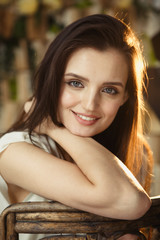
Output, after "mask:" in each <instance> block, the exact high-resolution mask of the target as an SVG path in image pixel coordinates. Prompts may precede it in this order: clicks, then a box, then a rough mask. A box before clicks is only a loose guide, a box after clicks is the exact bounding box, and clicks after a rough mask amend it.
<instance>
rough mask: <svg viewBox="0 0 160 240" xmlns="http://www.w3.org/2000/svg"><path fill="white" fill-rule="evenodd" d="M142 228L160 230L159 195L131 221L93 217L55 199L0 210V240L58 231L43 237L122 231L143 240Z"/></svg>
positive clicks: (91, 235) (92, 235)
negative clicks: (138, 216)
mask: <svg viewBox="0 0 160 240" xmlns="http://www.w3.org/2000/svg"><path fill="white" fill-rule="evenodd" d="M146 227H147V228H148V227H153V228H156V229H159V230H160V196H158V197H155V198H153V199H152V206H151V208H150V209H149V211H148V212H147V213H146V214H145V215H144V216H143V217H141V218H139V219H137V220H132V221H129V220H117V219H110V218H106V217H101V216H97V215H94V214H91V213H87V212H83V211H80V210H77V209H73V208H70V207H67V206H64V205H62V204H60V203H57V202H28V203H18V204H14V205H11V206H9V207H8V208H6V209H5V210H4V211H3V212H2V214H1V227H0V229H1V238H0V239H2V240H18V236H19V234H20V233H28V234H39V233H45V234H60V235H58V236H56V235H53V236H52V237H45V238H43V240H47V239H48V240H53V239H54V240H55V239H65V240H67V239H78V240H84V239H90V240H91V239H98V240H100V239H112V240H113V239H117V238H118V237H120V236H122V235H124V234H126V233H134V234H137V235H139V236H140V239H146V238H145V236H144V235H143V234H142V233H140V229H141V228H146ZM157 239H160V238H157Z"/></svg>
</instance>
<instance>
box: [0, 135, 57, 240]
mask: <svg viewBox="0 0 160 240" xmlns="http://www.w3.org/2000/svg"><path fill="white" fill-rule="evenodd" d="M32 139H33V141H34V144H36V146H38V147H40V148H41V149H43V150H44V151H46V152H48V153H50V147H49V144H48V142H47V140H46V138H45V137H44V136H39V135H38V134H36V133H34V135H33V137H32ZM15 142H27V143H30V144H33V143H32V142H31V140H30V138H29V134H28V132H11V133H7V134H5V135H4V136H2V137H1V139H0V152H2V151H4V150H5V149H6V148H7V147H8V145H9V144H11V143H15ZM49 143H50V145H51V147H52V149H53V150H54V151H55V155H56V156H58V157H60V155H59V153H58V151H57V148H56V144H55V142H54V141H53V140H52V139H50V138H49ZM47 200H48V199H45V198H43V197H40V196H38V195H36V194H33V193H30V194H29V195H28V196H27V197H26V198H25V199H24V200H23V202H37V201H47ZM10 204H11V203H10V200H9V195H8V186H7V184H6V182H5V181H4V179H3V178H2V177H1V176H0V214H1V213H2V211H3V210H4V209H5V208H6V207H8V206H9V205H10ZM19 236H20V238H19V240H38V239H40V238H42V237H44V236H46V235H44V234H36V235H35V234H20V235H19Z"/></svg>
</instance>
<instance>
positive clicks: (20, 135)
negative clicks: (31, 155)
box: [0, 132, 32, 152]
mask: <svg viewBox="0 0 160 240" xmlns="http://www.w3.org/2000/svg"><path fill="white" fill-rule="evenodd" d="M16 142H27V143H30V144H32V142H31V140H30V138H29V134H28V133H27V132H10V133H6V134H5V135H3V136H2V137H1V138H0V152H2V151H4V150H5V149H6V148H7V147H8V146H9V144H11V143H16Z"/></svg>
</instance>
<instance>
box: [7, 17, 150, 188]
mask: <svg viewBox="0 0 160 240" xmlns="http://www.w3.org/2000/svg"><path fill="white" fill-rule="evenodd" d="M82 47H83V48H84V47H91V48H95V49H97V50H99V51H104V50H106V49H107V48H115V49H117V50H118V51H120V52H122V53H123V54H124V56H125V57H126V59H127V63H128V68H129V76H128V81H127V85H126V90H127V91H128V95H129V97H128V100H127V102H126V103H125V104H124V105H123V106H121V108H120V109H119V111H118V113H117V116H116V118H115V119H114V121H113V123H112V124H111V126H110V127H109V128H108V129H107V130H106V131H104V132H103V133H100V134H98V135H97V136H95V137H94V138H95V139H96V140H97V141H99V142H100V143H101V144H103V145H104V146H105V147H107V148H108V149H109V150H110V151H112V152H113V153H114V154H115V155H117V156H118V157H119V158H120V159H121V160H122V161H123V162H124V163H125V164H126V165H127V167H128V168H129V169H130V170H131V171H132V172H133V174H134V175H135V176H136V177H137V178H138V179H139V180H140V181H141V183H143V186H144V187H145V189H146V190H147V191H148V189H149V185H150V179H151V178H150V173H151V165H152V164H151V162H152V156H151V151H150V149H149V147H148V145H147V144H146V142H145V141H144V137H143V121H142V117H143V115H144V102H143V87H144V86H143V79H144V73H145V67H144V61H143V58H142V54H141V49H140V45H139V41H138V40H137V38H136V37H135V35H134V33H133V32H132V30H131V29H130V27H129V26H127V25H126V24H125V23H123V22H122V21H120V20H118V19H116V18H114V17H111V16H107V15H103V14H96V15H91V16H87V17H84V18H82V19H79V20H78V21H76V22H74V23H72V24H71V25H69V26H67V27H66V28H64V30H63V31H62V32H61V33H60V34H59V35H58V36H57V37H56V39H55V40H54V41H53V42H52V43H51V45H50V46H49V48H48V50H47V52H46V54H45V56H44V58H43V60H42V62H41V64H40V66H39V68H38V70H37V72H36V74H35V82H34V94H33V97H35V99H36V103H35V107H34V111H33V112H32V113H31V114H30V115H29V117H28V118H27V119H26V118H24V116H25V113H23V114H22V115H21V117H20V119H19V120H18V121H17V122H16V123H15V124H14V125H13V126H12V127H11V128H10V129H9V131H18V130H26V129H27V130H28V131H29V134H30V136H31V134H32V132H33V130H34V129H35V127H36V126H37V125H39V124H40V123H41V122H42V121H43V119H44V118H47V117H48V116H50V117H51V119H52V121H53V123H54V124H56V125H59V126H60V123H59V122H58V119H57V108H58V102H59V95H60V88H61V80H62V78H63V75H64V71H65V68H66V65H67V62H68V59H69V57H70V56H71V54H72V53H73V52H74V51H76V50H77V49H79V48H82ZM24 119H25V120H24ZM140 176H143V180H144V178H145V180H144V181H142V179H141V177H140Z"/></svg>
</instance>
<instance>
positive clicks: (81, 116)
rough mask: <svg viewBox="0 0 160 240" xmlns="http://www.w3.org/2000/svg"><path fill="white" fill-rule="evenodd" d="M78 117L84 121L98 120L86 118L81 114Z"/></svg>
mask: <svg viewBox="0 0 160 240" xmlns="http://www.w3.org/2000/svg"><path fill="white" fill-rule="evenodd" d="M77 116H78V117H80V118H82V119H83V120H87V121H93V120H96V118H91V117H86V116H83V115H80V114H77Z"/></svg>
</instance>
